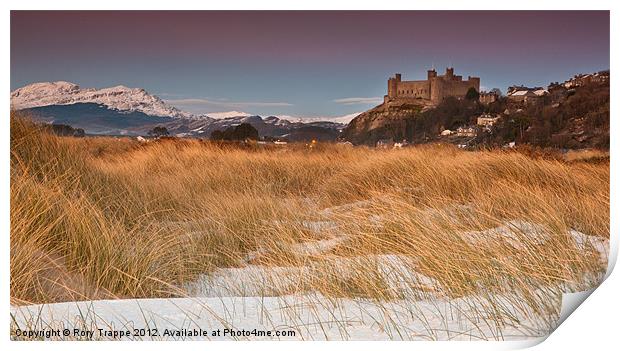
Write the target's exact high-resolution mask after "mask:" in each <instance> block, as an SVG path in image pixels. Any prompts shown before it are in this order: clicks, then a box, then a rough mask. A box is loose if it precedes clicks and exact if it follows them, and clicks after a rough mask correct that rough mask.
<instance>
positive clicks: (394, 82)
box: [383, 68, 480, 105]
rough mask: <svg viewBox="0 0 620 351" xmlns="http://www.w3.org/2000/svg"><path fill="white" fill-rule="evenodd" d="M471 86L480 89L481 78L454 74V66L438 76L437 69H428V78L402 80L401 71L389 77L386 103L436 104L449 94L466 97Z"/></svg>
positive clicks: (385, 97)
mask: <svg viewBox="0 0 620 351" xmlns="http://www.w3.org/2000/svg"><path fill="white" fill-rule="evenodd" d="M470 88H474V89H476V91H478V92H479V91H480V78H479V77H467V80H463V77H462V76H455V75H454V68H446V74H445V75H443V76H438V75H437V72H436V71H435V69H431V70H429V71H428V75H427V79H426V80H406V81H403V80H401V75H400V73H396V75H395V76H394V77H390V78H389V79H388V89H387V95H385V96H384V98H383V100H384V103H386V105H387V104H388V103H392V102H413V103H421V104H424V105H436V104H438V103H439V102H441V100H443V99H444V98H446V97H448V96H455V97H458V98H463V97H465V94H467V91H468V90H469V89H470Z"/></svg>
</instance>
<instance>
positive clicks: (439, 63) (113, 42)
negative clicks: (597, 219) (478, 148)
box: [11, 11, 609, 116]
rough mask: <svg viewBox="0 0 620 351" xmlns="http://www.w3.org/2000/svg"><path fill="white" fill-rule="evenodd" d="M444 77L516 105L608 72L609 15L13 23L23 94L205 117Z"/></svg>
mask: <svg viewBox="0 0 620 351" xmlns="http://www.w3.org/2000/svg"><path fill="white" fill-rule="evenodd" d="M432 65H434V66H435V67H436V68H437V70H438V71H439V73H440V74H443V72H444V71H445V67H446V66H448V65H452V66H454V68H455V74H458V75H463V76H464V78H465V79H466V77H467V76H468V75H472V76H479V77H480V78H481V85H482V89H491V88H495V87H497V88H500V89H501V90H502V91H503V92H505V91H506V88H507V87H508V86H509V85H515V84H524V85H530V86H546V85H547V84H548V83H549V82H552V81H564V80H565V79H568V78H569V77H571V76H573V75H574V74H577V73H588V72H594V71H599V70H603V69H608V68H609V12H607V11H575V12H574V11H505V12H499V11H486V12H485V11H461V12H457V11H451V12H443V11H432V12H429V11H398V12H391V11H379V12H374V11H373V12H360V11H357V12H312V11H308V12H289V11H279V12H278V11H263V12H251V11H245V12H218V11H206V12H105V11H97V12H80V11H50V12H28V11H17V12H16V11H13V12H11V89H12V90H13V89H16V88H19V87H21V86H24V85H26V84H29V83H34V82H41V81H57V80H64V81H70V82H73V83H76V84H79V85H80V86H81V87H84V88H87V87H95V88H103V87H109V86H115V85H126V86H129V87H139V88H144V89H146V90H147V91H148V92H150V93H152V94H155V95H157V96H159V97H160V98H162V99H164V100H167V101H168V102H169V103H170V104H172V105H174V106H177V107H179V108H181V109H183V110H186V111H189V112H194V113H208V112H220V111H230V110H237V111H245V112H250V113H256V114H261V115H270V114H273V115H282V114H286V115H293V116H340V115H345V114H349V113H353V112H360V111H364V110H367V109H369V108H371V107H372V106H374V105H376V104H378V103H379V102H380V101H381V100H382V97H383V95H384V94H385V93H386V84H387V83H386V80H387V78H388V77H389V76H390V75H392V74H394V73H396V72H399V73H402V74H403V79H404V80H417V79H425V77H426V70H427V69H429V68H430V67H431V66H432Z"/></svg>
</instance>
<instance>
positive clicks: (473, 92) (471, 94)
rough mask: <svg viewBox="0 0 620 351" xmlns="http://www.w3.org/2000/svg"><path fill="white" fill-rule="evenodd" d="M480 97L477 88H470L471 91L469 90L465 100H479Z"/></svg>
mask: <svg viewBox="0 0 620 351" xmlns="http://www.w3.org/2000/svg"><path fill="white" fill-rule="evenodd" d="M479 97H480V93H478V91H477V90H476V88H469V90H467V93H466V94H465V99H467V100H472V101H473V100H478V98H479Z"/></svg>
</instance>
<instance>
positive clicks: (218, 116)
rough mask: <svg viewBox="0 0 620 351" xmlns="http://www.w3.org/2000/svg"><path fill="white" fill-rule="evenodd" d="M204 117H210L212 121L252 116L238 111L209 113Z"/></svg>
mask: <svg viewBox="0 0 620 351" xmlns="http://www.w3.org/2000/svg"><path fill="white" fill-rule="evenodd" d="M206 115H207V116H209V117H211V118H214V119H224V118H231V117H249V116H252V114H251V113H247V112H239V111H228V112H209V113H207V114H206Z"/></svg>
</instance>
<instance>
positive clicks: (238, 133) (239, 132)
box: [234, 123, 258, 140]
mask: <svg viewBox="0 0 620 351" xmlns="http://www.w3.org/2000/svg"><path fill="white" fill-rule="evenodd" d="M234 136H235V140H246V139H252V140H257V139H258V130H256V128H254V127H253V126H252V125H251V124H249V123H241V124H240V125H238V126H236V127H235V131H234Z"/></svg>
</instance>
